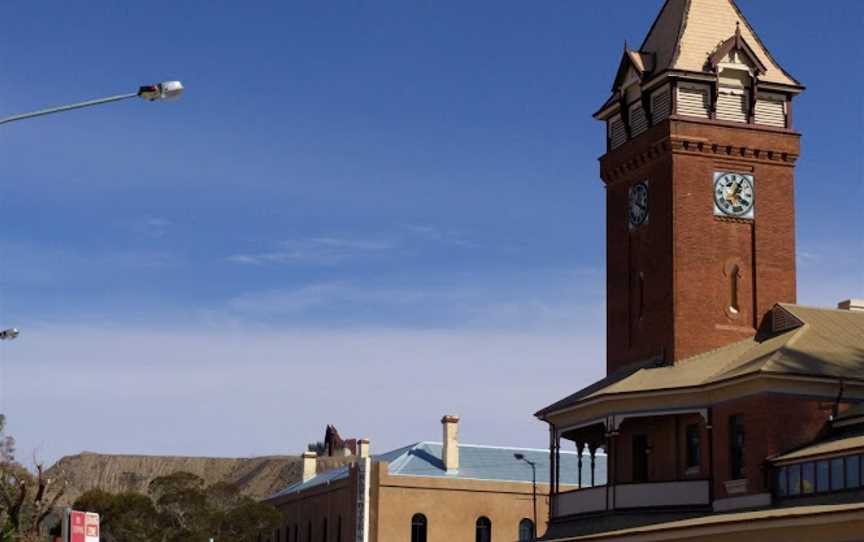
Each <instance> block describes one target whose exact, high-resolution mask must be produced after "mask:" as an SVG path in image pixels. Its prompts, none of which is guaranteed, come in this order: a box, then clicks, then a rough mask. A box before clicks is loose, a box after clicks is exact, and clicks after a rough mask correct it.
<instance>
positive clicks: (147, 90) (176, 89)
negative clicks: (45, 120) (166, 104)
mask: <svg viewBox="0 0 864 542" xmlns="http://www.w3.org/2000/svg"><path fill="white" fill-rule="evenodd" d="M181 94H183V84H182V83H180V81H165V82H164V83H159V84H157V85H144V86H142V87H140V88H139V89H138V92H130V93H128V94H118V95H117V96H108V97H107V98H97V99H95V100H87V101H86V102H78V103H74V104H69V105H61V106H59V107H51V108H48V109H40V110H39V111H31V112H30V113H22V114H20V115H13V116H11V117H6V118H2V119H0V124H7V123H10V122H15V121H19V120H25V119H32V118H33V117H41V116H43V115H51V114H52V113H62V112H64V111H71V110H73V109H83V108H85V107H93V106H94V105H102V104H107V103H111V102H119V101H121V100H128V99H130V98H143V99H145V100H149V101H151V102H155V101H165V100H176V99H177V98H179V97H180V95H181Z"/></svg>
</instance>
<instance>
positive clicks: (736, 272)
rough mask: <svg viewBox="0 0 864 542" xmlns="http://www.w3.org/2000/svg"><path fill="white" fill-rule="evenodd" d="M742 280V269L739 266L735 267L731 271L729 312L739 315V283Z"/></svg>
mask: <svg viewBox="0 0 864 542" xmlns="http://www.w3.org/2000/svg"><path fill="white" fill-rule="evenodd" d="M740 280H741V269H740V268H739V267H738V266H737V265H733V266H732V269H730V270H729V311H730V312H732V313H734V314H738V311H739V310H740V305H739V304H738V282H739V281H740Z"/></svg>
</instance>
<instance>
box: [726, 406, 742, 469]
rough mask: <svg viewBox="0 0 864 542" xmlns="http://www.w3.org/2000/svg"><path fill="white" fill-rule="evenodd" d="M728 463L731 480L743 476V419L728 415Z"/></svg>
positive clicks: (739, 416)
mask: <svg viewBox="0 0 864 542" xmlns="http://www.w3.org/2000/svg"><path fill="white" fill-rule="evenodd" d="M729 464H730V467H731V468H730V471H731V472H730V476H731V477H732V479H733V480H738V479H740V478H744V419H743V417H742V416H741V415H737V416H730V417H729Z"/></svg>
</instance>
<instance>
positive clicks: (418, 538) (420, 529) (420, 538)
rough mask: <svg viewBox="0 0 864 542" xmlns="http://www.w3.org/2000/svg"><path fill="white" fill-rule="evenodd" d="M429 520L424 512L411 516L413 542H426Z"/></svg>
mask: <svg viewBox="0 0 864 542" xmlns="http://www.w3.org/2000/svg"><path fill="white" fill-rule="evenodd" d="M427 524H428V522H427V521H426V516H424V515H423V514H414V517H412V518H411V542H426V528H427Z"/></svg>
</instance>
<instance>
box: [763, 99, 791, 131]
mask: <svg viewBox="0 0 864 542" xmlns="http://www.w3.org/2000/svg"><path fill="white" fill-rule="evenodd" d="M755 113H756V124H762V125H764V126H776V127H777V128H785V127H786V97H785V96H783V95H781V94H764V93H759V99H758V100H757V101H756V111H755Z"/></svg>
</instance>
